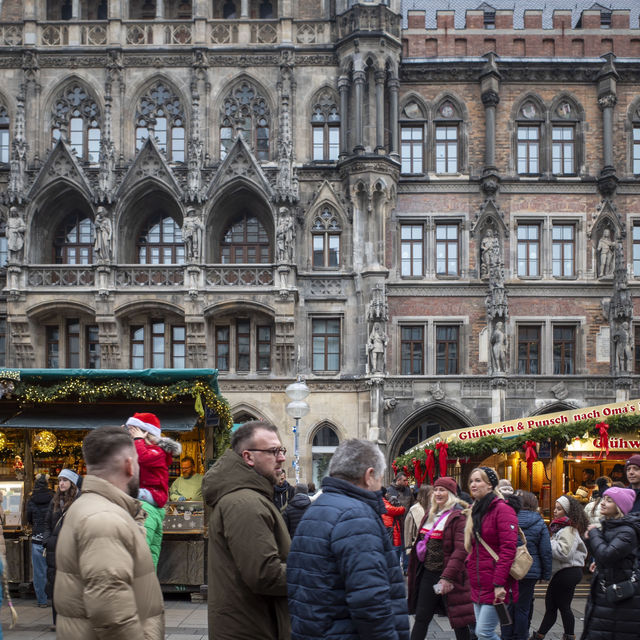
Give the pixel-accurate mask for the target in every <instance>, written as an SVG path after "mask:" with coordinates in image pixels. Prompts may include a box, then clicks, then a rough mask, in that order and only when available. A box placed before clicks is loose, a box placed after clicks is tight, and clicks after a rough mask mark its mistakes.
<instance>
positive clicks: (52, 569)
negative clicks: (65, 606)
mask: <svg viewBox="0 0 640 640" xmlns="http://www.w3.org/2000/svg"><path fill="white" fill-rule="evenodd" d="M79 480H80V476H79V475H78V474H77V473H76V472H75V471H72V470H71V469H63V470H62V471H61V472H60V473H59V474H58V488H57V489H56V492H55V494H54V496H53V499H52V500H51V504H50V505H49V512H48V513H47V518H46V524H45V531H44V542H43V545H44V548H45V549H46V554H47V587H46V593H47V596H48V597H49V598H51V604H52V609H53V626H52V627H51V630H52V631H53V630H55V626H56V604H55V600H54V593H53V585H54V584H55V582H56V545H57V544H58V535H59V534H60V527H62V521H63V520H64V516H65V514H66V513H67V510H68V509H69V507H70V506H71V505H72V504H73V501H74V500H75V499H76V498H77V497H78V496H79V495H80V490H79V489H78V482H79Z"/></svg>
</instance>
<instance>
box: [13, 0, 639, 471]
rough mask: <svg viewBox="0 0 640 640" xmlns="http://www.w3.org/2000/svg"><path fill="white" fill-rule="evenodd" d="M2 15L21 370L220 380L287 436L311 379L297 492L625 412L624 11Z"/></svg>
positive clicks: (244, 7) (58, 11)
mask: <svg viewBox="0 0 640 640" xmlns="http://www.w3.org/2000/svg"><path fill="white" fill-rule="evenodd" d="M462 4H463V3H462ZM483 6H484V5H483ZM0 7H1V9H0V11H1V13H0V68H1V71H0V73H1V74H2V79H3V82H2V83H1V87H0V193H1V197H2V200H1V203H2V204H1V205H0V208H1V210H2V220H3V223H2V224H3V227H2V231H3V235H2V239H1V241H0V254H1V255H0V257H1V258H2V262H3V278H4V288H3V294H2V300H1V301H0V315H1V316H2V321H1V322H2V324H1V325H0V326H2V327H3V333H2V336H1V338H2V339H1V340H0V345H2V346H3V350H2V352H1V353H0V356H1V357H3V358H4V364H5V366H11V367H54V366H58V367H76V366H80V367H103V368H142V367H215V368H218V369H219V370H220V381H221V389H222V391H223V393H224V394H225V396H226V397H227V398H228V399H229V401H230V403H231V406H232V410H233V413H234V416H235V418H236V419H237V420H241V419H246V418H247V417H249V416H252V417H257V418H265V419H267V420H271V421H273V422H274V423H276V424H278V425H282V426H283V427H284V426H285V425H287V424H289V422H290V419H288V418H287V417H286V414H285V412H284V407H285V404H286V400H285V396H284V393H283V392H284V388H285V387H286V385H287V384H288V383H290V382H291V381H292V380H293V379H295V376H296V375H297V374H300V375H302V376H304V377H305V379H306V380H307V383H308V385H309V387H310V389H311V392H312V393H311V396H310V398H309V403H310V406H311V413H310V414H309V416H307V417H306V418H304V419H303V421H302V432H301V437H300V453H301V463H302V475H303V476H306V477H308V478H309V479H311V477H312V455H315V457H316V465H322V464H323V460H325V458H323V456H326V454H327V452H330V450H331V447H332V446H333V445H334V444H335V441H336V436H337V438H338V439H343V438H345V437H368V438H371V439H374V440H376V441H378V442H380V443H381V444H382V445H385V446H386V448H387V451H388V454H389V457H390V458H392V457H393V456H394V455H396V454H397V453H398V452H399V451H400V450H402V449H403V448H404V447H405V446H406V445H407V444H409V443H414V442H417V441H419V440H420V439H422V438H423V437H426V436H427V435H429V434H431V433H433V432H434V431H437V430H438V429H439V428H441V427H442V428H451V427H453V426H463V425H476V424H482V423H485V422H489V421H492V420H500V419H503V418H505V419H506V418H511V417H517V416H521V415H524V414H531V413H541V412H544V411H546V410H549V409H551V408H554V409H555V408H557V407H558V406H585V405H589V404H600V403H603V402H607V401H611V400H614V399H616V398H618V399H622V398H625V397H629V396H633V397H637V396H638V395H639V392H640V389H638V384H637V381H636V377H635V375H634V371H635V367H636V363H635V359H634V353H635V352H637V350H635V340H636V339H635V335H636V334H635V333H634V315H635V311H634V306H633V300H634V296H633V293H634V289H635V287H636V283H637V281H638V280H637V279H638V278H640V226H637V225H639V224H640V209H639V207H638V192H639V188H638V181H637V175H638V174H640V110H639V107H640V92H639V81H640V65H639V64H638V62H637V59H638V57H639V56H640V52H639V51H638V50H637V49H638V43H639V42H640V40H639V39H638V38H639V37H640V34H638V33H637V32H638V29H630V28H629V24H630V23H629V20H630V14H629V12H628V11H613V12H610V13H608V14H607V13H601V11H600V10H598V11H590V10H588V7H587V6H586V4H585V7H584V9H585V10H584V11H582V12H581V13H576V15H574V16H572V15H571V12H570V11H569V12H566V11H556V12H554V13H553V15H551V14H549V15H547V14H546V13H545V12H543V11H542V10H540V11H538V10H537V8H536V7H532V10H531V11H526V12H525V13H524V15H520V16H515V19H516V20H520V21H521V22H522V24H517V25H516V28H514V15H513V12H512V11H501V10H497V11H494V10H492V8H491V7H489V8H484V9H483V10H481V11H473V10H469V11H467V12H466V15H464V16H462V19H461V16H460V15H459V13H458V14H457V15H456V14H454V13H453V12H437V14H436V12H435V11H432V12H431V13H426V12H424V11H406V10H403V9H402V7H401V3H400V1H399V0H391V1H390V2H377V1H367V2H364V1H362V2H353V1H350V0H336V2H325V1H321V0H299V1H297V2H294V1H293V0H271V1H268V0H235V1H233V0H229V1H225V0H193V1H191V2H189V1H188V0H186V1H183V2H177V1H176V2H169V0H164V1H163V0H147V1H145V2H142V0H139V1H138V0H129V1H124V2H114V1H113V0H109V1H106V0H105V1H104V2H87V1H85V0H68V1H67V0H47V1H45V0H27V1H26V2H18V1H17V0H5V1H4V2H2V3H1V4H0ZM469 9H472V7H469ZM545 11H547V10H545ZM596 14H597V15H596ZM632 18H634V19H635V22H634V24H635V25H637V20H638V19H637V13H636V15H635V16H633V17H632ZM634 34H635V35H634ZM634 350H635V351H634ZM283 432H284V433H283V437H284V441H285V444H286V445H287V446H288V448H289V449H290V450H292V449H293V437H292V434H291V432H290V429H283ZM316 471H317V469H316Z"/></svg>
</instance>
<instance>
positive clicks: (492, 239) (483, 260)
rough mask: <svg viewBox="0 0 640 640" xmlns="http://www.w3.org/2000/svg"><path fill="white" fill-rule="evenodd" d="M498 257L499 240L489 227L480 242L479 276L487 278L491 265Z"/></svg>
mask: <svg viewBox="0 0 640 640" xmlns="http://www.w3.org/2000/svg"><path fill="white" fill-rule="evenodd" d="M499 257H500V240H498V237H497V236H496V235H495V233H494V231H493V229H489V230H488V231H487V233H486V235H485V236H484V238H482V242H481V243H480V277H481V278H483V279H484V278H488V277H489V272H490V270H491V265H493V264H496V262H497V261H498V260H499Z"/></svg>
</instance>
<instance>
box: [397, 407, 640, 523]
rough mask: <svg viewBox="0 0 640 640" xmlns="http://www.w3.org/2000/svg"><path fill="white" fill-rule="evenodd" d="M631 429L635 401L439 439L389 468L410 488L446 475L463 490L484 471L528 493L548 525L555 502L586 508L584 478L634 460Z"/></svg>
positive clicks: (639, 421)
mask: <svg viewBox="0 0 640 640" xmlns="http://www.w3.org/2000/svg"><path fill="white" fill-rule="evenodd" d="M639 429H640V400H629V401H626V402H619V403H613V404H608V405H600V406H596V407H586V408H580V409H571V410H568V411H560V412H556V413H550V414H545V415H538V416H531V417H523V418H518V419H516V420H507V421H503V422H499V423H495V424H488V425H482V426H478V427H470V428H464V429H454V430H451V431H445V432H442V433H440V434H438V435H437V436H433V437H431V438H429V439H427V440H425V441H424V442H422V443H420V444H419V445H418V446H416V447H414V448H412V449H411V450H410V451H408V452H406V453H405V454H404V455H402V456H398V457H397V458H396V459H395V460H394V461H393V465H392V466H393V468H394V471H395V470H399V469H403V470H404V471H405V472H407V473H408V475H410V476H412V477H413V478H414V479H415V481H416V482H417V484H420V483H421V482H423V481H426V482H430V481H432V478H433V477H437V475H445V474H447V475H451V476H453V477H455V478H456V480H457V481H458V482H459V484H460V485H461V486H463V487H465V488H466V483H467V479H468V475H469V473H470V472H471V470H472V469H473V468H474V467H477V466H479V465H486V466H491V467H494V468H495V469H496V470H497V471H498V474H499V475H500V477H503V478H507V479H509V480H510V481H511V483H512V484H513V486H514V488H516V489H518V488H522V489H526V490H528V491H532V492H534V493H535V494H536V495H537V496H538V500H539V502H540V508H541V511H542V514H543V516H544V517H545V518H550V517H551V515H552V512H553V505H554V504H555V500H556V498H558V497H559V496H560V495H562V494H563V493H566V492H572V493H574V495H576V496H577V497H578V498H579V499H581V500H582V501H583V502H585V501H588V498H589V493H590V490H591V487H589V486H587V484H586V481H585V477H587V476H589V477H590V476H591V475H594V476H595V477H598V476H600V475H607V474H608V475H610V474H611V473H612V472H613V470H614V467H615V465H616V464H618V465H621V464H624V461H625V460H626V458H628V457H629V455H632V454H633V453H637V452H638V451H639V450H640V436H639V435H638V433H639V431H638V430H639ZM618 468H619V467H618ZM585 469H591V470H592V472H593V473H592V474H591V472H589V473H585Z"/></svg>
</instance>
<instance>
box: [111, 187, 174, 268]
mask: <svg viewBox="0 0 640 640" xmlns="http://www.w3.org/2000/svg"><path fill="white" fill-rule="evenodd" d="M156 214H165V217H166V216H169V217H171V218H173V219H174V220H175V222H176V224H177V225H178V226H179V227H181V228H182V224H183V220H184V209H183V206H182V204H181V203H180V201H179V200H178V199H177V197H176V194H175V193H174V192H173V191H172V189H171V187H170V185H167V184H165V183H163V182H161V181H159V180H157V179H156V178H153V177H148V178H146V179H145V180H143V181H141V182H139V183H138V184H137V185H135V186H134V188H133V189H132V190H131V191H130V193H128V194H127V196H126V197H125V198H123V200H122V201H121V202H120V203H119V205H118V208H117V210H116V212H115V224H114V228H115V231H114V233H115V237H116V238H117V242H116V245H115V247H114V250H115V255H116V260H117V262H120V263H122V264H136V263H137V262H138V256H137V255H136V244H137V241H138V237H139V234H140V232H141V230H142V227H143V225H144V224H145V223H146V222H147V221H148V220H149V219H150V218H151V217H152V216H153V215H156Z"/></svg>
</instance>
